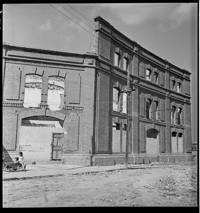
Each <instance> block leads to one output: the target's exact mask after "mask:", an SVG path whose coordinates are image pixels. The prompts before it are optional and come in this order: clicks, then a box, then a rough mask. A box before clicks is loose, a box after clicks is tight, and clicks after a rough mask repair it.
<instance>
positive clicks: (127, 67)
mask: <svg viewBox="0 0 200 213" xmlns="http://www.w3.org/2000/svg"><path fill="white" fill-rule="evenodd" d="M125 61H126V66H125V63H124V62H125ZM128 69H129V59H128V58H127V57H123V70H124V71H126V72H127V71H128Z"/></svg>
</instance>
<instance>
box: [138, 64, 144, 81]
mask: <svg viewBox="0 0 200 213" xmlns="http://www.w3.org/2000/svg"><path fill="white" fill-rule="evenodd" d="M139 75H140V77H142V78H144V77H145V64H144V63H143V62H140V67H139Z"/></svg>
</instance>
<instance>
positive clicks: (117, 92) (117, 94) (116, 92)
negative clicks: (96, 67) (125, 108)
mask: <svg viewBox="0 0 200 213" xmlns="http://www.w3.org/2000/svg"><path fill="white" fill-rule="evenodd" d="M113 110H114V111H120V90H119V89H118V88H115V87H114V88H113Z"/></svg>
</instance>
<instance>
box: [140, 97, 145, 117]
mask: <svg viewBox="0 0 200 213" xmlns="http://www.w3.org/2000/svg"><path fill="white" fill-rule="evenodd" d="M140 116H141V117H145V96H144V93H141V94H140Z"/></svg>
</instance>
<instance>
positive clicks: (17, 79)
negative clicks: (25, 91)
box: [4, 64, 21, 100]
mask: <svg viewBox="0 0 200 213" xmlns="http://www.w3.org/2000/svg"><path fill="white" fill-rule="evenodd" d="M20 83H21V70H19V68H17V67H15V66H14V65H10V64H8V65H7V68H6V73H5V85H4V99H11V100H19V99H20Z"/></svg>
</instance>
